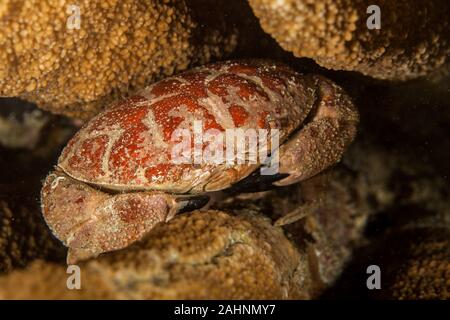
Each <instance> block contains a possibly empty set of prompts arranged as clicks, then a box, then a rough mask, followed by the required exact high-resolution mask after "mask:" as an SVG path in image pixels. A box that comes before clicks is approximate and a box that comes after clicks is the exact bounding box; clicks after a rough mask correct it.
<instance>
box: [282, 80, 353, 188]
mask: <svg viewBox="0 0 450 320" xmlns="http://www.w3.org/2000/svg"><path fill="white" fill-rule="evenodd" d="M313 80H314V81H315V82H316V87H317V90H318V93H319V94H318V99H317V101H316V104H315V108H314V110H313V111H312V115H311V119H310V121H309V123H307V124H306V125H305V126H304V127H303V128H301V130H299V131H297V132H296V133H294V134H293V136H291V137H290V138H289V141H288V142H287V143H285V144H283V145H282V146H281V147H280V152H279V157H280V158H279V164H280V169H279V174H286V175H288V176H287V177H286V178H284V179H281V180H279V181H275V182H274V183H273V184H274V185H275V186H285V185H289V184H293V183H296V182H299V181H302V180H305V179H308V178H310V177H312V176H314V175H316V174H317V173H319V172H321V171H323V170H325V169H327V168H328V167H330V166H332V165H334V164H335V163H337V162H339V161H340V160H341V157H342V155H343V153H344V151H345V150H346V148H347V147H348V145H349V144H350V143H351V142H352V141H353V139H354V138H355V136H356V131H357V126H358V122H359V115H358V111H357V109H356V107H355V106H354V104H353V103H352V101H351V99H350V97H349V96H348V95H347V94H346V93H345V92H344V90H343V89H342V88H340V87H338V86H337V85H335V84H334V83H332V82H331V81H329V80H327V79H325V78H323V77H320V76H313Z"/></svg>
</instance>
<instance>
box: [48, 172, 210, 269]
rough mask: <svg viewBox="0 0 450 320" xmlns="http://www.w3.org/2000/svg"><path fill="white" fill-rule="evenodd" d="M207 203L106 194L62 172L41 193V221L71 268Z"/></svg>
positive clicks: (197, 199)
mask: <svg viewBox="0 0 450 320" xmlns="http://www.w3.org/2000/svg"><path fill="white" fill-rule="evenodd" d="M206 202H207V197H205V196H183V195H171V194H166V193H162V192H152V191H148V192H146V191H143V192H131V193H116V194H109V193H107V192H103V191H100V190H97V189H95V188H93V187H90V186H88V185H87V184H84V183H80V182H78V181H76V180H74V179H72V178H70V177H68V176H67V175H66V174H64V173H63V172H60V171H55V172H53V173H52V174H50V175H49V176H48V177H47V179H46V181H45V183H44V188H43V190H42V211H43V213H44V218H45V220H46V222H47V224H48V225H49V226H50V228H51V229H52V231H53V233H54V234H55V236H56V237H57V238H59V239H60V240H61V241H62V242H63V243H64V244H65V245H66V246H67V247H69V252H68V256H67V262H68V263H69V264H73V263H76V262H77V261H80V260H84V259H88V258H91V257H96V256H97V255H99V254H100V253H103V252H108V251H113V250H118V249H121V248H124V247H127V246H128V245H130V244H131V243H133V242H134V241H136V240H139V239H141V238H142V237H143V236H144V235H145V234H146V233H147V232H149V231H150V230H151V229H152V228H153V227H154V226H155V225H156V224H157V223H159V222H166V221H168V220H170V219H171V218H173V217H174V216H175V214H177V213H179V212H182V211H189V210H193V209H195V208H199V207H202V206H203V205H205V204H206Z"/></svg>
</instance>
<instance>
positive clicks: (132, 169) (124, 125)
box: [41, 60, 359, 264]
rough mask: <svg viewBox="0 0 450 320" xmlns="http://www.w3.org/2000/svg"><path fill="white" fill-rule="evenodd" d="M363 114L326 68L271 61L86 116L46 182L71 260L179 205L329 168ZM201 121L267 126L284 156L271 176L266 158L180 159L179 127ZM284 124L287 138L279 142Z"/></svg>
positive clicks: (45, 203) (119, 240) (186, 77)
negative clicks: (306, 69) (310, 69)
mask: <svg viewBox="0 0 450 320" xmlns="http://www.w3.org/2000/svg"><path fill="white" fill-rule="evenodd" d="M358 120H359V118H358V112H357V110H356V108H355V106H354V104H353V103H352V101H351V99H350V98H349V97H348V96H347V94H346V93H345V92H344V91H343V89H342V88H340V87H339V86H337V85H336V84H334V83H333V82H331V81H330V80H328V79H326V78H324V77H322V76H319V75H312V74H299V73H297V72H295V71H293V70H292V69H290V68H289V67H287V66H285V65H283V64H280V63H275V62H270V61H263V60H245V61H225V62H220V63H216V64H210V65H206V66H202V67H198V68H195V69H192V70H190V71H187V72H185V73H182V74H180V75H177V76H173V77H169V78H166V79H163V80H161V81H159V82H156V83H154V84H152V85H150V86H148V87H146V88H145V89H143V90H141V91H140V92H138V93H137V94H136V95H134V96H132V97H130V98H128V99H125V100H123V101H121V102H118V103H116V104H115V105H113V106H111V107H110V108H108V109H106V110H105V111H103V112H101V113H100V114H98V115H97V116H95V117H94V118H92V119H91V120H90V121H89V122H88V123H86V124H85V125H84V126H83V127H82V128H81V129H80V130H79V131H78V132H77V133H76V135H75V136H74V137H73V138H72V139H71V140H70V141H69V142H68V144H67V146H66V147H65V148H64V150H63V151H62V153H61V156H60V157H59V159H58V164H57V165H56V167H55V169H54V171H53V172H51V173H50V174H49V175H48V176H47V178H46V179H45V182H44V185H43V188H42V193H41V200H42V201H41V203H42V212H43V216H44V218H45V221H46V223H47V224H48V226H49V227H50V229H51V230H52V232H53V233H54V235H55V236H56V237H57V238H58V239H59V240H61V241H62V242H63V243H64V245H65V246H67V247H68V248H69V249H68V256H67V262H68V263H69V264H72V263H76V262H77V261H80V260H84V259H88V258H92V257H96V256H98V255H99V254H101V253H104V252H109V251H114V250H118V249H122V248H125V247H127V246H129V245H130V244H132V243H133V242H135V241H138V240H139V239H141V238H142V237H143V236H144V235H145V234H147V233H148V232H150V230H151V229H152V228H154V226H155V225H156V224H158V223H160V222H167V221H168V220H170V219H171V218H173V217H174V216H175V215H176V214H177V213H182V212H186V211H191V210H194V209H199V208H202V207H203V206H205V205H206V203H207V202H208V199H209V197H208V195H209V194H210V193H213V192H218V191H221V190H226V189H232V188H234V189H235V190H241V189H242V186H245V188H250V189H251V187H252V186H253V187H256V188H257V187H258V186H260V185H262V184H265V185H269V186H274V187H280V186H286V185H289V184H293V183H297V182H299V181H302V180H305V179H308V178H310V177H312V176H314V175H316V174H318V173H319V172H321V171H323V170H325V169H327V168H328V167H330V166H332V165H334V164H335V163H337V162H338V161H340V159H341V156H342V154H343V153H344V151H345V149H346V148H347V147H348V145H349V144H350V143H351V141H352V140H353V138H354V137H355V135H356V130H357V129H356V128H357V124H358ZM195 121H200V123H201V129H202V130H204V131H207V130H213V131H214V132H216V133H223V132H225V131H226V130H228V129H255V130H267V132H269V134H268V135H267V137H266V138H264V139H260V140H259V142H258V143H259V144H260V145H261V146H262V145H264V144H266V146H270V150H269V152H268V155H269V156H273V155H274V154H277V155H278V158H277V159H278V168H277V169H278V170H277V171H276V172H275V173H273V174H268V175H262V174H261V172H262V171H261V170H258V169H261V167H264V166H266V167H267V161H266V162H264V161H262V159H260V160H261V161H258V162H256V163H255V162H250V161H248V160H247V161H241V162H238V161H236V162H234V163H233V162H231V163H230V162H229V161H224V162H200V163H198V162H191V163H189V162H183V163H179V162H175V161H173V160H174V159H173V148H174V147H175V146H176V145H177V144H179V143H180V140H179V136H178V139H174V132H175V131H176V130H177V129H180V128H184V129H189V128H192V126H193V122H195ZM275 132H277V138H278V141H277V143H274V142H273V140H271V138H272V137H273V136H274V134H273V133H275ZM194 140H195V139H194ZM209 142H210V141H209ZM194 144H197V145H200V150H204V149H205V148H206V147H207V146H208V141H206V139H205V140H201V141H200V143H199V142H198V141H197V142H192V140H191V141H190V142H188V143H187V144H186V143H185V144H184V147H186V146H187V147H192V146H193V145H194ZM219 146H220V148H222V147H224V146H223V145H219ZM188 158H189V157H188ZM265 160H267V158H265Z"/></svg>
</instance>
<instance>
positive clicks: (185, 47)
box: [0, 0, 237, 118]
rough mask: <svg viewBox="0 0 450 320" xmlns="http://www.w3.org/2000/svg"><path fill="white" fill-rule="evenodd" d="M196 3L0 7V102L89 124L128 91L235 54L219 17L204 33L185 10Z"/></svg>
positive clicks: (51, 1)
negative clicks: (12, 100) (18, 102)
mask: <svg viewBox="0 0 450 320" xmlns="http://www.w3.org/2000/svg"><path fill="white" fill-rule="evenodd" d="M199 1H200V0H190V1H187V2H186V1H171V0H168V1H155V0H152V1H142V0H139V1H134V0H126V1H117V0H109V1H88V0H83V1H78V2H77V6H78V7H77V8H75V9H74V8H73V7H71V4H72V3H71V2H70V1H59V0H46V1H38V0H32V1H19V0H6V1H2V3H1V5H0V96H9V97H12V96H14V97H21V98H24V99H26V100H29V101H33V102H36V103H37V104H38V105H39V106H40V107H42V108H44V109H47V110H51V111H53V112H55V113H62V114H65V115H68V116H74V117H79V118H89V117H90V116H92V115H93V114H95V113H96V112H97V111H98V110H100V109H101V108H103V107H105V106H107V105H108V104H109V103H110V102H112V101H114V100H117V99H118V98H120V97H121V96H122V95H124V94H126V93H127V92H128V91H132V90H133V89H137V88H139V87H142V86H143V85H144V84H147V83H149V82H152V81H154V80H156V79H158V78H161V77H163V76H165V75H170V74H172V73H175V72H177V71H179V70H183V69H185V68H187V67H188V66H189V65H190V64H196V63H204V62H206V61H209V60H211V59H213V58H220V57H222V56H223V55H224V54H227V53H229V52H231V51H232V50H233V49H234V48H235V46H236V41H237V33H236V30H235V28H234V27H233V26H231V24H225V23H224V21H223V17H222V16H220V15H219V16H216V18H215V19H212V17H209V21H208V22H209V23H210V24H209V25H204V21H203V19H204V16H205V15H202V14H200V13H197V12H195V11H193V10H191V7H190V6H192V7H194V8H197V7H199V6H200V4H201V3H198V2H199ZM200 2H201V1H200ZM77 9H79V13H80V18H81V20H80V28H79V29H77V25H76V22H77V20H76V19H74V18H75V17H76V16H75V15H76V14H77ZM197 9H198V8H197ZM73 27H75V28H73Z"/></svg>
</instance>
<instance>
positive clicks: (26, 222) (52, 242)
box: [0, 185, 64, 274]
mask: <svg viewBox="0 0 450 320" xmlns="http://www.w3.org/2000/svg"><path fill="white" fill-rule="evenodd" d="M0 189H1V185H0ZM63 252H64V249H63V247H62V246H61V245H60V244H59V243H58V242H57V241H56V239H54V238H53V237H52V236H51V234H50V232H49V231H48V229H47V227H46V225H45V223H44V221H43V219H42V216H41V215H40V212H39V207H38V206H35V207H34V211H33V210H30V206H27V205H17V204H9V203H8V202H6V201H5V200H4V199H2V198H1V197H0V274H2V273H7V272H10V271H12V270H13V269H15V268H19V267H25V266H26V265H27V264H28V263H29V262H30V261H33V260H34V259H37V258H48V259H51V257H53V259H57V258H58V256H60V257H61V253H63Z"/></svg>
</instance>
